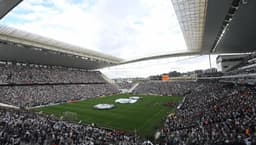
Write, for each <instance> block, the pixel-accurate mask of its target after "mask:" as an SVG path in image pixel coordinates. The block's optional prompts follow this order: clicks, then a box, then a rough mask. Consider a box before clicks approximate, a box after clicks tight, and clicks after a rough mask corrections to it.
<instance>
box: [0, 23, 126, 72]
mask: <svg viewBox="0 0 256 145" xmlns="http://www.w3.org/2000/svg"><path fill="white" fill-rule="evenodd" d="M0 60H4V61H17V62H23V63H33V64H42V65H55V66H65V67H74V68H83V69H88V70H89V69H99V68H103V67H107V66H112V65H116V64H119V63H120V62H121V61H122V59H120V58H117V57H114V56H111V55H107V54H104V53H100V52H96V51H93V50H89V49H86V48H82V47H79V46H75V45H71V44H68V43H65V42H60V41H56V40H53V39H49V38H45V37H42V36H39V35H36V34H32V33H28V32H24V31H21V30H17V29H14V28H11V27H7V26H0Z"/></svg>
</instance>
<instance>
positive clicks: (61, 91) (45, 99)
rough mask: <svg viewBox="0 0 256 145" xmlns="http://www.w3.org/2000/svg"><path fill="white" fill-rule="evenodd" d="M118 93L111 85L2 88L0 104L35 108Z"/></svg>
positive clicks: (0, 88)
mask: <svg viewBox="0 0 256 145" xmlns="http://www.w3.org/2000/svg"><path fill="white" fill-rule="evenodd" d="M116 93H118V90H117V88H116V87H114V86H113V85H111V84H84V85H44V86H42V85H41V86H40V85H39V86H2V87H0V102H1V103H5V104H9V105H14V106H19V107H33V106H39V105H46V104H50V103H61V102H66V101H69V100H81V99H88V98H93V97H96V96H102V95H111V94H116Z"/></svg>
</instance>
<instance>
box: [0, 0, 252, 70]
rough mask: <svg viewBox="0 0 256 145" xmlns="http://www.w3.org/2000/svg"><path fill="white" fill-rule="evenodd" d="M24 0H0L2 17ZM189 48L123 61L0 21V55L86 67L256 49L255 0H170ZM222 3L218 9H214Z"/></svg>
mask: <svg viewBox="0 0 256 145" xmlns="http://www.w3.org/2000/svg"><path fill="white" fill-rule="evenodd" d="M21 1H22V0H8V1H7V0H0V19H1V18H2V17H3V16H5V15H6V14H7V13H8V12H9V11H10V10H11V9H12V8H13V7H15V6H16V5H17V4H19V3H20V2H21ZM172 3H173V6H174V9H175V12H176V15H177V18H178V21H179V24H180V27H181V29H182V32H183V36H184V38H185V41H186V44H187V47H188V50H187V51H185V52H177V53H172V54H164V55H157V56H149V57H144V58H139V59H135V60H128V61H124V60H122V59H120V58H117V57H114V56H110V55H106V54H103V53H99V52H96V51H92V50H89V49H85V48H82V47H79V46H75V45H71V44H68V43H64V42H60V41H56V40H53V39H49V38H45V37H42V36H39V35H35V34H32V33H28V32H24V31H21V30H17V29H14V28H11V27H6V26H0V58H1V60H6V61H17V62H25V63H36V64H45V65H58V66H67V67H77V68H84V69H98V68H102V67H107V66H112V65H117V64H125V63H132V62H137V61H144V60H150V59H158V58H165V57H176V56H186V55H196V54H209V53H245V52H250V51H254V50H255V49H254V47H255V45H256V44H255V42H254V38H256V33H254V32H255V29H256V27H255V25H256V20H255V17H254V13H253V12H254V8H255V6H256V1H254V0H172ZM216 9H218V10H216Z"/></svg>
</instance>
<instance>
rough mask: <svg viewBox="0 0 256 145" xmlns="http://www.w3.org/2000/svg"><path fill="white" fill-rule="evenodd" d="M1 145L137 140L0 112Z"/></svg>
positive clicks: (127, 143)
mask: <svg viewBox="0 0 256 145" xmlns="http://www.w3.org/2000/svg"><path fill="white" fill-rule="evenodd" d="M0 144H1V145H136V144H141V142H140V139H139V138H135V137H134V136H131V135H125V134H124V133H120V132H116V131H113V130H106V129H102V128H98V127H95V126H92V125H82V124H75V123H71V122H66V121H63V120H58V119H56V118H54V117H53V116H42V115H40V114H36V113H32V112H26V111H17V110H12V109H8V110H7V109H3V108H0Z"/></svg>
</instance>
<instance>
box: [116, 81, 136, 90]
mask: <svg viewBox="0 0 256 145" xmlns="http://www.w3.org/2000/svg"><path fill="white" fill-rule="evenodd" d="M135 84H136V83H132V82H125V81H124V82H120V83H116V85H117V86H118V88H119V89H127V90H129V89H131V88H132V87H133V86H134V85H135Z"/></svg>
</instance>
